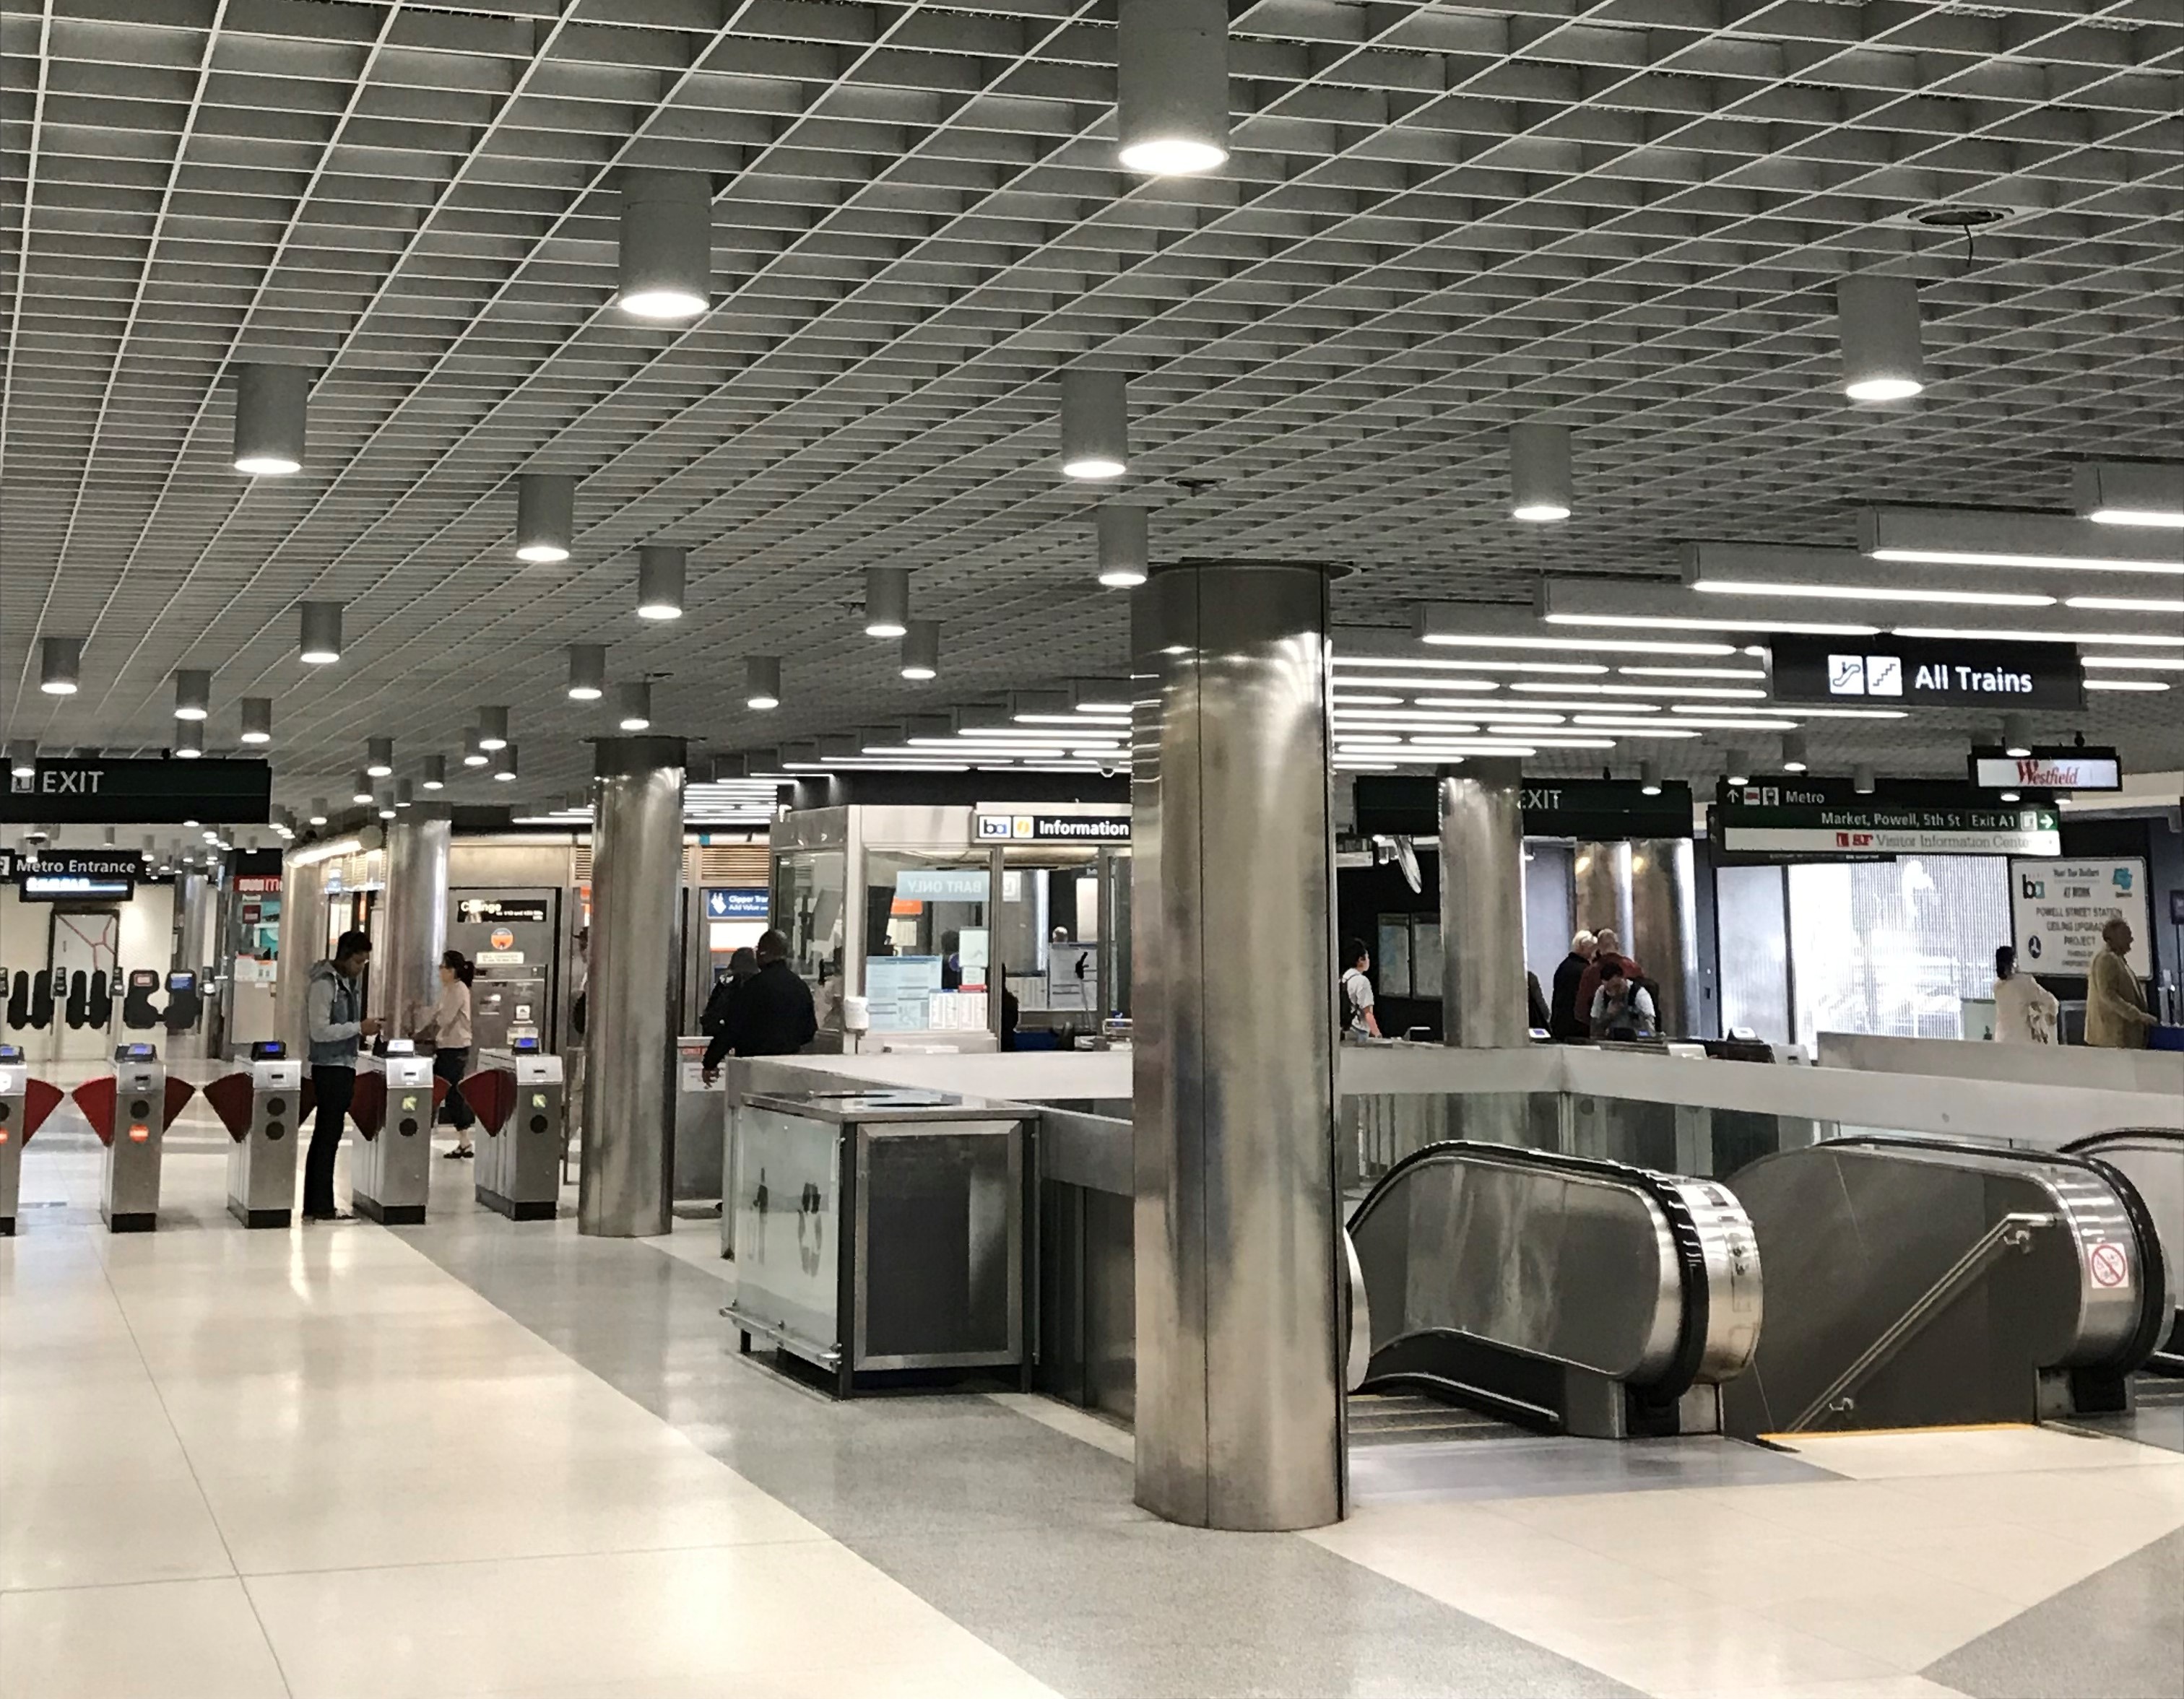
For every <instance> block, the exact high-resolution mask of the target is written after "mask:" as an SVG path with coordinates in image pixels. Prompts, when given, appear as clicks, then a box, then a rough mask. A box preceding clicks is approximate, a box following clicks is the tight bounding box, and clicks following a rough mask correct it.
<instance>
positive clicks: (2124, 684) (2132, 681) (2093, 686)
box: [2086, 678, 2169, 690]
mask: <svg viewBox="0 0 2184 1699" xmlns="http://www.w3.org/2000/svg"><path fill="white" fill-rule="evenodd" d="M2086 688H2087V689H2088V690H2166V689H2167V688H2169V686H2168V684H2167V683H2166V682H2165V681H2163V680H2161V679H2159V678H2088V679H2087V681H2086Z"/></svg>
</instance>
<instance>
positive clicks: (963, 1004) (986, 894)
mask: <svg viewBox="0 0 2184 1699" xmlns="http://www.w3.org/2000/svg"><path fill="white" fill-rule="evenodd" d="M992 859H993V858H992V855H991V852H990V851H987V850H867V851H866V854H865V940H866V942H865V990H864V994H865V997H866V1001H867V1002H868V1003H869V1004H870V1005H871V1009H872V1031H874V1032H876V1033H913V1032H926V1031H939V1032H976V1031H979V1030H981V1029H983V1028H985V1027H986V1025H987V1022H988V1007H987V988H988V985H989V982H990V979H991V967H990V963H991V961H992V959H993V933H994V928H993V922H992V920H991V917H990V916H991V910H992V907H993V904H992V884H993V870H992Z"/></svg>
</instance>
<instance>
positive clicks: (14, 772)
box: [8, 738, 38, 778]
mask: <svg viewBox="0 0 2184 1699" xmlns="http://www.w3.org/2000/svg"><path fill="white" fill-rule="evenodd" d="M37 770H38V746H37V744H36V743H35V742H33V741H32V740H31V738H14V740H12V741H11V742H10V743H9V744H8V773H9V774H10V775H11V776H12V777H15V778H29V777H31V775H32V774H34V773H36V772H37Z"/></svg>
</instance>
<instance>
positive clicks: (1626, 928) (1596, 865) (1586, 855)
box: [1571, 839, 1630, 947]
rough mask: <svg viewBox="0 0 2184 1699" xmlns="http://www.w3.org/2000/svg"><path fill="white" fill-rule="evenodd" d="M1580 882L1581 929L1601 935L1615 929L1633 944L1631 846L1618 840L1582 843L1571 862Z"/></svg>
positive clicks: (1577, 908)
mask: <svg viewBox="0 0 2184 1699" xmlns="http://www.w3.org/2000/svg"><path fill="white" fill-rule="evenodd" d="M1571 867H1572V870H1573V873H1574V877H1575V879H1576V882H1577V901H1576V903H1575V904H1574V905H1573V906H1574V908H1575V909H1576V911H1577V923H1578V927H1579V929H1580V931H1583V932H1598V931H1599V930H1600V929H1601V927H1613V928H1614V930H1615V935H1616V936H1617V937H1618V938H1619V939H1622V940H1623V942H1624V945H1625V946H1626V947H1627V946H1628V945H1629V944H1630V845H1629V844H1626V843H1624V842H1623V841H1621V840H1620V839H1618V840H1616V841H1614V842H1613V843H1607V844H1579V845H1578V846H1577V855H1576V858H1575V860H1574V861H1573V862H1572V863H1571Z"/></svg>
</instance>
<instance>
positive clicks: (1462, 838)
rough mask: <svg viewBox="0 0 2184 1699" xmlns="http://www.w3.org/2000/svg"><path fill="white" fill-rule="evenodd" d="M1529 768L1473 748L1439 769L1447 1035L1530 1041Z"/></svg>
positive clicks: (1478, 1045)
mask: <svg viewBox="0 0 2184 1699" xmlns="http://www.w3.org/2000/svg"><path fill="white" fill-rule="evenodd" d="M1523 802H1524V774H1523V770H1522V769H1521V768H1520V767H1519V766H1518V763H1517V762H1516V761H1514V760H1510V759H1508V758H1507V757H1506V756H1505V757H1490V756H1477V755H1474V756H1473V757H1471V758H1470V759H1469V760H1467V761H1465V762H1464V764H1463V766H1460V767H1444V768H1443V769H1441V772H1440V948H1441V978H1440V1006H1441V1033H1442V1037H1441V1042H1442V1043H1443V1044H1448V1045H1451V1046H1453V1047H1456V1048H1460V1049H1463V1050H1496V1049H1501V1048H1504V1047H1512V1046H1516V1045H1520V1044H1526V1043H1528V1042H1529V1039H1528V1038H1527V1036H1526V1035H1527V1033H1528V1032H1529V1029H1530V1026H1531V1018H1530V1015H1529V1005H1528V1003H1527V1002H1526V1000H1525V995H1524V811H1523Z"/></svg>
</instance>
